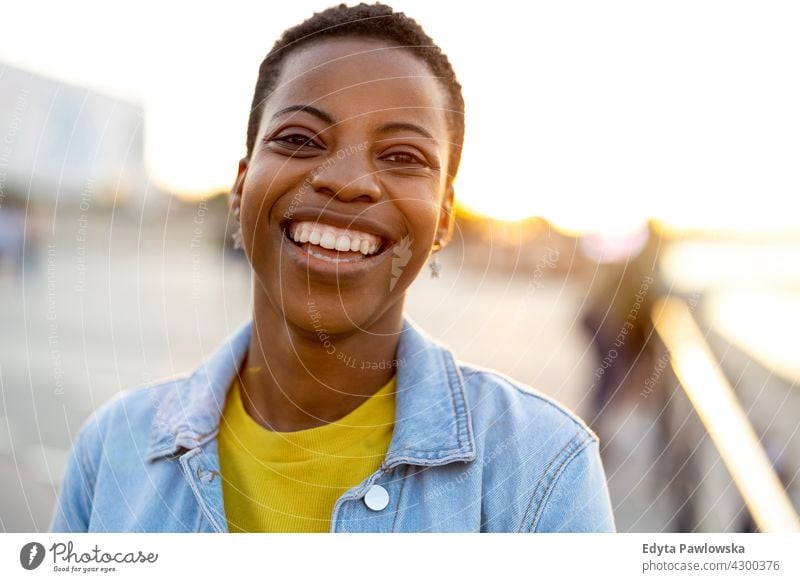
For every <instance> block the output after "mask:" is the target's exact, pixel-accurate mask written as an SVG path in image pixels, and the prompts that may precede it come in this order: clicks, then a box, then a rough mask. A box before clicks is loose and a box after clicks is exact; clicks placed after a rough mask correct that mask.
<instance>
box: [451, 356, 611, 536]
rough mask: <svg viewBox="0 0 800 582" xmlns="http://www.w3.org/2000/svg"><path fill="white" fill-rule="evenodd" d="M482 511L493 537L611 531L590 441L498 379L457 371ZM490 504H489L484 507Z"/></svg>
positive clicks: (588, 433) (546, 404) (465, 368)
mask: <svg viewBox="0 0 800 582" xmlns="http://www.w3.org/2000/svg"><path fill="white" fill-rule="evenodd" d="M458 370H459V372H460V374H461V376H462V378H463V386H464V390H465V393H466V394H465V395H466V399H467V402H468V405H469V409H470V414H471V419H472V427H473V433H474V438H475V445H476V452H477V457H476V460H477V461H478V462H479V465H480V467H481V472H482V480H483V486H484V488H486V489H488V490H492V491H503V492H504V493H503V495H502V496H501V497H502V499H503V501H502V502H499V503H498V505H497V506H496V507H488V508H487V515H492V518H491V520H493V521H494V522H495V523H486V524H485V526H486V527H487V528H488V529H489V530H492V529H497V530H498V531H613V529H614V525H613V517H612V514H611V508H610V502H609V498H608V491H607V485H606V480H605V474H604V471H603V467H602V461H601V459H600V452H599V439H598V437H597V435H596V434H595V433H594V432H593V431H592V430H591V429H590V428H589V427H588V426H587V424H586V423H585V422H584V421H583V420H581V419H580V418H579V417H578V416H577V415H576V414H575V413H573V412H572V411H571V410H570V409H568V408H567V407H566V406H564V405H562V404H561V403H559V402H558V401H557V400H555V399H553V398H551V397H549V396H546V395H545V394H543V393H541V392H540V391H538V390H535V389H534V388H533V387H531V386H527V385H525V384H522V383H520V382H517V381H515V380H513V379H511V378H509V377H507V376H505V375H503V374H501V373H498V372H495V371H492V370H488V369H485V368H481V367H479V366H474V365H471V364H463V363H460V364H459V365H458ZM487 503H489V504H491V503H492V502H491V501H489V502H487Z"/></svg>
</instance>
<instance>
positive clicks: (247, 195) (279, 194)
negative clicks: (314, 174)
mask: <svg viewBox="0 0 800 582" xmlns="http://www.w3.org/2000/svg"><path fill="white" fill-rule="evenodd" d="M304 176H305V174H304V173H303V172H301V171H299V170H298V169H295V168H293V167H292V166H291V165H290V164H287V163H286V160H285V159H283V160H280V161H279V160H271V159H269V158H262V159H260V160H258V161H256V162H255V163H253V164H252V165H251V166H250V168H249V169H248V172H247V176H246V178H245V181H244V184H242V209H241V216H240V220H241V224H242V231H243V232H250V233H253V232H254V231H255V229H256V228H258V229H259V230H261V229H263V228H265V227H266V226H267V224H268V222H269V216H270V214H271V213H274V212H275V211H276V210H277V211H280V206H281V203H282V198H283V197H284V195H285V194H286V193H287V192H291V191H292V189H293V187H294V186H295V185H296V184H299V183H302V182H303V179H304Z"/></svg>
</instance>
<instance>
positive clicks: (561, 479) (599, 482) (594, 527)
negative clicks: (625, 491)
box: [531, 438, 616, 533]
mask: <svg viewBox="0 0 800 582" xmlns="http://www.w3.org/2000/svg"><path fill="white" fill-rule="evenodd" d="M531 531H537V532H606V533H609V532H610V533H614V532H616V527H615V525H614V515H613V513H612V509H611V500H610V498H609V494H608V485H607V483H606V477H605V472H604V470H603V462H602V460H601V459H600V449H599V445H598V442H597V439H596V438H591V439H588V440H587V441H586V443H585V444H584V445H583V446H582V447H581V448H580V449H579V450H578V451H576V453H575V454H574V455H573V456H572V457H571V458H569V459H568V460H567V461H566V463H565V464H564V466H563V467H562V470H561V472H560V473H559V474H558V476H557V477H556V478H555V480H554V482H553V484H552V486H551V490H550V494H549V495H548V496H547V501H546V502H545V505H544V507H543V509H542V511H541V513H540V515H539V517H538V519H536V520H535V521H534V522H533V524H532V527H531Z"/></svg>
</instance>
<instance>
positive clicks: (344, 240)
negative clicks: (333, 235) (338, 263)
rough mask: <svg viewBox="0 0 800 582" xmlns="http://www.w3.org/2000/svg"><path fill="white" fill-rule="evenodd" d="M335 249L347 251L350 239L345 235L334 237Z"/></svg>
mask: <svg viewBox="0 0 800 582" xmlns="http://www.w3.org/2000/svg"><path fill="white" fill-rule="evenodd" d="M336 250H337V251H349V250H350V239H349V238H348V237H346V236H345V235H342V236H340V237H339V238H337V239H336Z"/></svg>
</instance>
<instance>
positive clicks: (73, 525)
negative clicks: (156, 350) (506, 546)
mask: <svg viewBox="0 0 800 582" xmlns="http://www.w3.org/2000/svg"><path fill="white" fill-rule="evenodd" d="M251 325H252V322H248V323H247V324H245V325H244V326H242V327H241V328H240V329H239V330H238V331H237V332H236V333H234V334H233V335H231V336H230V337H229V338H228V339H227V340H225V342H224V343H223V344H222V345H221V346H220V347H218V348H217V349H216V350H215V351H214V352H213V353H212V354H211V356H210V357H209V358H208V359H207V360H206V361H205V362H203V363H202V365H201V366H200V367H199V368H197V369H196V370H195V371H194V372H193V373H192V374H191V375H187V376H184V377H180V378H177V379H170V380H167V381H162V382H159V383H156V384H153V385H148V386H143V387H139V388H136V389H133V390H128V391H124V392H122V393H120V394H118V395H117V396H116V397H114V398H112V399H111V400H110V401H109V402H107V403H105V404H104V405H103V406H102V407H100V408H99V409H98V410H97V411H96V412H95V413H94V414H93V415H92V416H91V417H90V418H89V419H88V420H87V421H86V422H85V423H84V424H83V426H82V427H81V429H80V430H79V432H78V434H77V436H76V438H75V441H74V444H73V447H72V451H71V453H70V457H69V462H68V466H67V469H66V473H65V476H64V479H63V481H62V484H61V486H60V490H59V496H58V501H57V504H56V507H55V510H54V512H53V517H52V522H51V524H50V530H51V531H53V532H87V531H89V532H226V531H227V522H226V518H225V509H224V504H223V496H222V478H223V476H222V475H220V465H219V458H218V453H217V431H218V426H219V422H220V416H221V411H222V409H223V406H224V403H225V396H226V393H227V390H228V389H229V387H230V386H231V383H232V380H233V379H234V377H235V375H236V373H237V370H238V369H239V367H240V365H241V363H242V362H243V360H244V357H245V355H246V353H247V349H248V344H249V340H250V329H251ZM397 362H398V366H397V395H396V420H395V426H394V432H393V434H392V439H391V443H390V445H389V450H388V452H387V453H386V456H385V458H384V460H383V462H382V464H381V466H380V467H379V469H378V470H377V471H375V472H374V473H373V474H372V475H370V476H369V477H367V478H366V479H365V480H364V481H363V482H361V483H360V484H359V485H357V486H355V487H353V488H352V489H350V490H348V491H346V492H345V493H344V494H343V495H342V496H341V497H339V499H338V500H337V501H336V503H335V505H334V508H333V512H332V515H331V522H330V531H331V532H559V531H570V532H613V531H614V520H613V516H612V512H611V504H610V501H609V496H608V489H607V485H606V480H605V475H604V472H603V467H602V463H601V460H600V455H599V451H598V439H597V437H596V435H595V434H594V433H593V432H592V431H591V430H590V429H589V428H587V426H586V425H585V424H584V423H583V422H582V421H581V420H579V419H578V418H576V417H575V416H574V415H572V414H571V413H570V412H568V411H567V410H565V409H564V408H563V407H561V406H560V405H559V404H557V403H555V402H553V401H552V400H550V399H548V398H547V397H545V396H543V395H542V394H539V393H537V392H535V391H533V390H532V389H531V388H527V387H526V388H523V387H521V386H520V385H519V384H516V383H514V382H513V381H511V380H509V379H508V378H506V377H504V376H502V375H500V374H498V373H495V372H491V371H488V370H484V369H480V368H477V367H475V366H469V365H465V364H462V363H458V362H457V361H456V360H455V358H454V356H453V354H452V353H451V351H450V350H449V349H447V348H446V347H444V346H442V345H440V344H438V343H437V342H435V341H434V340H432V339H431V338H429V337H428V336H427V335H425V334H424V332H422V331H421V330H420V329H419V328H418V327H416V324H413V323H412V322H411V321H410V320H409V319H406V320H405V321H404V325H403V331H402V334H401V337H400V340H399V344H398V351H397ZM375 488H378V489H379V488H383V490H382V491H380V495H379V497H382V499H383V502H382V503H381V505H385V506H383V507H381V505H379V506H375V504H374V503H373V504H371V505H372V507H370V506H369V505H368V503H369V499H370V498H369V497H367V496H366V493H367V492H368V491H370V490H371V489H375ZM385 493H388V498H389V501H388V504H386V503H385V497H386V495H385Z"/></svg>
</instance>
